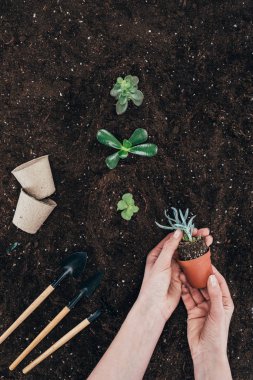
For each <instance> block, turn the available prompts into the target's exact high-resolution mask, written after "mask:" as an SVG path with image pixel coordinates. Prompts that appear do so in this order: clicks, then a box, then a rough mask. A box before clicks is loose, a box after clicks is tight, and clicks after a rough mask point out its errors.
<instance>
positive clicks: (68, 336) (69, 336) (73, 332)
mask: <svg viewBox="0 0 253 380" xmlns="http://www.w3.org/2000/svg"><path fill="white" fill-rule="evenodd" d="M89 324H90V322H89V321H88V319H87V318H86V319H85V320H84V321H82V322H81V323H79V325H77V326H76V327H74V328H73V329H72V330H70V331H69V332H68V333H67V334H66V335H64V336H63V337H62V338H61V339H59V340H58V341H57V342H56V343H54V344H53V345H52V346H51V347H49V349H48V350H47V351H45V352H43V354H41V355H40V356H38V357H37V358H36V359H35V360H34V361H33V362H31V363H30V364H29V365H28V366H27V367H25V368H24V369H23V373H24V374H26V373H28V372H29V371H31V369H33V368H34V367H36V366H37V365H38V364H40V363H41V362H42V361H43V360H45V359H46V358H47V357H48V356H49V355H51V354H52V353H53V352H55V351H56V350H58V348H60V347H61V346H63V345H64V344H65V343H67V342H68V341H69V340H70V339H72V338H73V337H74V336H75V335H77V334H78V333H79V332H80V331H82V330H83V329H85V327H87V326H88V325H89Z"/></svg>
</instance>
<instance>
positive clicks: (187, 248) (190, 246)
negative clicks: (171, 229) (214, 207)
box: [178, 239, 208, 261]
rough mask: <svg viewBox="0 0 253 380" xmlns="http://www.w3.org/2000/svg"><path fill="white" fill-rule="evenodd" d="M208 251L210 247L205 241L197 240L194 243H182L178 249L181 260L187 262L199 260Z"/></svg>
mask: <svg viewBox="0 0 253 380" xmlns="http://www.w3.org/2000/svg"><path fill="white" fill-rule="evenodd" d="M207 251H208V247H207V245H206V243H205V240H204V239H197V240H195V241H193V242H190V241H182V242H180V243H179V247H178V258H179V260H183V261H187V260H192V259H197V258H198V257H200V256H203V255H204V254H205V253H206V252H207Z"/></svg>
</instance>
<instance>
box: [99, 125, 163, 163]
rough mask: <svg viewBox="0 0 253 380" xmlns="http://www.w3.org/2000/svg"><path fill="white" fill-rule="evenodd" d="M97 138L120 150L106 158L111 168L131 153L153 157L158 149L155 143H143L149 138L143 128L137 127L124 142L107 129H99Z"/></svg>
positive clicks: (102, 142)
mask: <svg viewBox="0 0 253 380" xmlns="http://www.w3.org/2000/svg"><path fill="white" fill-rule="evenodd" d="M97 139H98V141H99V142H100V143H101V144H104V145H107V146H110V147H111V148H114V149H117V150H118V152H116V153H114V154H112V155H110V156H108V157H107V158H106V160H105V162H106V165H107V166H108V168H109V169H114V168H116V166H117V165H118V162H119V160H120V159H124V158H126V157H127V156H128V154H129V153H132V154H137V155H139V156H146V157H153V156H155V155H156V153H157V149H158V148H157V146H156V145H155V144H142V143H144V142H146V141H147V139H148V133H147V131H146V130H145V129H142V128H137V129H136V130H135V131H134V133H133V134H132V135H131V137H130V138H129V139H128V140H126V139H125V140H123V142H122V144H121V142H119V140H118V139H116V137H114V136H113V135H112V134H111V133H110V132H108V131H107V130H105V129H100V130H99V131H98V133H97Z"/></svg>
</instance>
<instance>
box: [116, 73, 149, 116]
mask: <svg viewBox="0 0 253 380" xmlns="http://www.w3.org/2000/svg"><path fill="white" fill-rule="evenodd" d="M138 83H139V78H138V77H137V76H133V75H127V76H126V77H125V78H124V79H123V78H122V77H118V78H117V81H116V83H115V84H114V86H113V88H112V89H111V91H110V94H111V96H113V97H114V98H115V99H116V100H117V103H116V112H117V114H118V115H122V114H123V113H124V112H125V111H126V110H127V107H128V102H129V101H130V100H131V101H132V102H133V103H134V104H135V105H136V106H138V107H139V106H140V105H141V104H142V102H143V98H144V95H143V93H142V92H141V91H140V90H138Z"/></svg>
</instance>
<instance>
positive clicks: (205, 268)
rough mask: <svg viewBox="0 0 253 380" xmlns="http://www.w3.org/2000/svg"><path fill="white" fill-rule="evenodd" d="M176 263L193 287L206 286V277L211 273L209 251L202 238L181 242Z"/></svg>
mask: <svg viewBox="0 0 253 380" xmlns="http://www.w3.org/2000/svg"><path fill="white" fill-rule="evenodd" d="M178 256H179V258H178V263H179V265H180V267H181V268H182V270H183V272H184V274H185V276H186V278H187V280H188V282H189V284H190V285H191V286H192V287H193V288H199V289H201V288H206V286H207V280H208V277H209V276H210V275H211V274H212V273H213V271H212V263H211V252H210V249H209V248H208V247H207V246H206V244H205V241H204V239H202V238H201V239H198V240H196V241H195V242H181V243H180V244H179V248H178Z"/></svg>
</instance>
